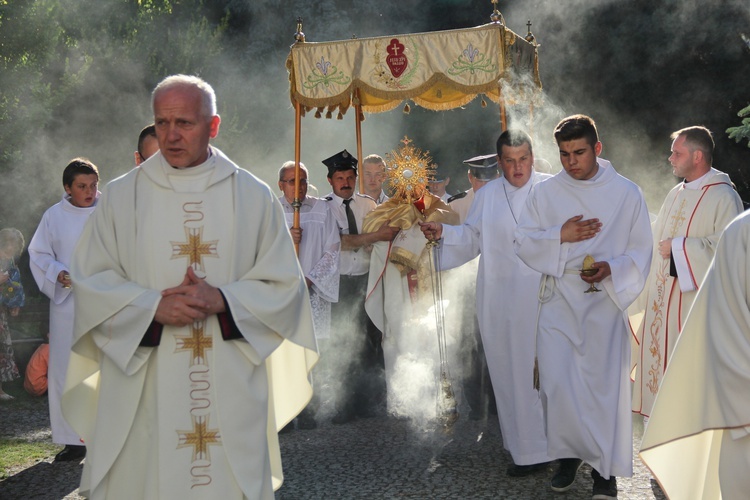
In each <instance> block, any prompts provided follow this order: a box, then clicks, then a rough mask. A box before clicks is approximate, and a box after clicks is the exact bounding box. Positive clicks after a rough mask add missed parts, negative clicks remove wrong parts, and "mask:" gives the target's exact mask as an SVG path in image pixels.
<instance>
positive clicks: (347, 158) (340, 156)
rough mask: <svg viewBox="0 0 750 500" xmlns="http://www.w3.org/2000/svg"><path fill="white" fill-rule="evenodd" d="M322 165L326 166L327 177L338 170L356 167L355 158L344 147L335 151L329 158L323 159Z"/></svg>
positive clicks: (354, 168)
mask: <svg viewBox="0 0 750 500" xmlns="http://www.w3.org/2000/svg"><path fill="white" fill-rule="evenodd" d="M323 165H325V166H326V167H328V177H330V176H332V175H333V173H334V172H338V171H340V170H349V169H353V170H356V169H357V159H356V158H355V157H354V156H352V155H351V153H349V151H347V150H346V149H345V150H343V151H340V152H338V153H336V154H335V155H333V156H331V157H330V158H326V159H325V160H323Z"/></svg>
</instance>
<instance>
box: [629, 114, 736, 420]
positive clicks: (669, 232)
mask: <svg viewBox="0 0 750 500" xmlns="http://www.w3.org/2000/svg"><path fill="white" fill-rule="evenodd" d="M672 139H673V142H672V154H671V155H670V157H669V161H670V163H671V164H672V172H673V173H674V174H675V175H676V176H678V177H681V178H683V179H684V182H681V183H679V184H678V185H677V186H675V187H674V188H673V189H672V190H671V191H670V192H669V194H667V197H666V199H665V200H664V203H663V204H662V206H661V209H660V210H659V215H658V216H657V218H656V221H655V222H654V226H653V232H654V245H653V246H654V250H653V257H652V265H651V273H650V274H649V278H648V283H647V285H646V288H645V290H644V291H643V293H642V294H641V296H640V297H639V298H638V301H636V303H635V304H634V305H633V306H632V307H631V312H633V313H637V312H643V313H644V319H643V321H642V322H641V324H640V327H639V328H637V330H636V332H635V336H634V342H633V343H634V344H635V346H634V347H635V348H634V355H633V364H634V365H635V366H636V371H635V384H634V385H633V411H635V412H638V413H640V414H641V415H644V416H649V415H650V414H651V407H652V406H653V404H654V399H655V398H656V394H657V392H658V390H659V385H660V384H661V380H662V378H663V377H664V372H665V371H666V370H667V367H668V366H669V358H670V357H671V354H672V350H673V349H674V346H675V343H676V342H677V339H678V338H679V335H680V330H681V328H682V325H684V324H685V318H686V317H687V315H688V311H690V306H691V305H692V304H693V300H695V296H696V294H697V292H698V288H699V287H700V284H701V282H702V281H703V278H704V276H705V275H706V271H707V270H708V266H709V264H710V263H711V259H712V258H713V256H714V251H715V250H716V244H717V243H718V242H719V237H721V233H722V232H723V231H724V228H725V227H726V226H727V224H729V222H730V221H731V220H732V219H733V218H734V217H736V216H737V215H738V214H739V213H740V212H742V200H741V199H740V196H739V195H738V194H737V191H735V189H734V187H733V185H732V181H731V180H730V179H729V176H728V175H727V174H726V173H724V172H721V171H719V170H716V169H715V168H713V167H712V166H711V165H712V163H713V151H714V141H713V137H712V136H711V132H710V131H709V130H708V129H707V128H705V127H700V126H696V127H688V128H685V129H681V130H678V131H676V132H674V133H673V134H672Z"/></svg>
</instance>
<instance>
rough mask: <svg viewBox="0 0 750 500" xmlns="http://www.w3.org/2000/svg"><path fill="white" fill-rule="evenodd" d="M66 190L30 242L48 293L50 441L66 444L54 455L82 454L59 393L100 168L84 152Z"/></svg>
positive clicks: (67, 173) (71, 166)
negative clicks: (75, 270) (77, 270)
mask: <svg viewBox="0 0 750 500" xmlns="http://www.w3.org/2000/svg"><path fill="white" fill-rule="evenodd" d="M62 181H63V188H65V195H64V196H63V198H62V200H61V201H60V202H59V203H57V204H55V205H53V206H52V207H50V208H49V209H48V210H47V211H46V212H45V213H44V215H43V216H42V221H41V222H40V223H39V227H38V228H37V230H36V233H34V237H33V238H32V239H31V243H29V257H30V267H31V272H32V274H33V275H34V279H35V280H36V283H37V285H38V286H39V290H41V291H42V293H44V294H45V295H46V296H47V297H49V298H50V329H49V332H50V334H49V344H50V347H49V349H50V357H49V373H48V388H47V390H48V393H49V412H50V423H51V424H52V442H54V443H56V444H64V445H65V448H64V449H63V450H62V451H61V452H60V453H58V454H57V456H55V461H69V460H76V459H77V460H80V459H81V458H83V457H84V455H85V454H86V448H85V447H84V446H82V445H81V439H80V438H79V436H78V435H77V434H76V432H75V431H74V430H73V429H72V428H71V427H70V425H68V423H67V422H66V421H65V419H64V418H63V416H62V409H61V406H60V398H61V397H62V392H63V386H64V384H65V374H66V372H67V370H68V361H69V359H70V349H71V347H72V345H73V312H74V302H73V294H72V293H71V291H72V283H71V281H70V274H69V265H70V261H71V258H72V256H73V250H74V249H75V247H76V244H77V243H78V239H79V237H80V236H81V233H82V232H83V226H84V225H85V224H86V221H87V220H88V218H89V215H91V213H92V212H93V211H94V207H95V205H96V201H97V199H98V198H99V191H98V190H97V187H98V185H99V170H98V169H97V168H96V165H94V164H93V163H91V162H90V161H89V160H87V159H86V158H75V159H73V160H71V161H70V163H68V165H67V166H66V167H65V170H64V171H63V176H62Z"/></svg>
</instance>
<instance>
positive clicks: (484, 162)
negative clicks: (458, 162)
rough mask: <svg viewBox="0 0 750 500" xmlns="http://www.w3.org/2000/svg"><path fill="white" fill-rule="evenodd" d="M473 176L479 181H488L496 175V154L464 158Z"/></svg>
mask: <svg viewBox="0 0 750 500" xmlns="http://www.w3.org/2000/svg"><path fill="white" fill-rule="evenodd" d="M464 163H466V164H467V165H468V166H469V171H470V172H471V175H473V176H474V178H476V179H478V180H480V181H490V180H492V179H494V178H495V177H497V175H498V171H497V154H495V153H492V154H489V155H480V156H475V157H474V158H469V159H468V160H464Z"/></svg>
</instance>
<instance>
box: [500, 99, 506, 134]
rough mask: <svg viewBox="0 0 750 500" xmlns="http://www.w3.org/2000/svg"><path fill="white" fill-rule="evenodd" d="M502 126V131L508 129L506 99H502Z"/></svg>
mask: <svg viewBox="0 0 750 500" xmlns="http://www.w3.org/2000/svg"><path fill="white" fill-rule="evenodd" d="M500 126H501V128H502V131H503V132H505V131H506V130H508V115H507V113H506V111H505V101H504V100H502V99H500Z"/></svg>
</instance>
